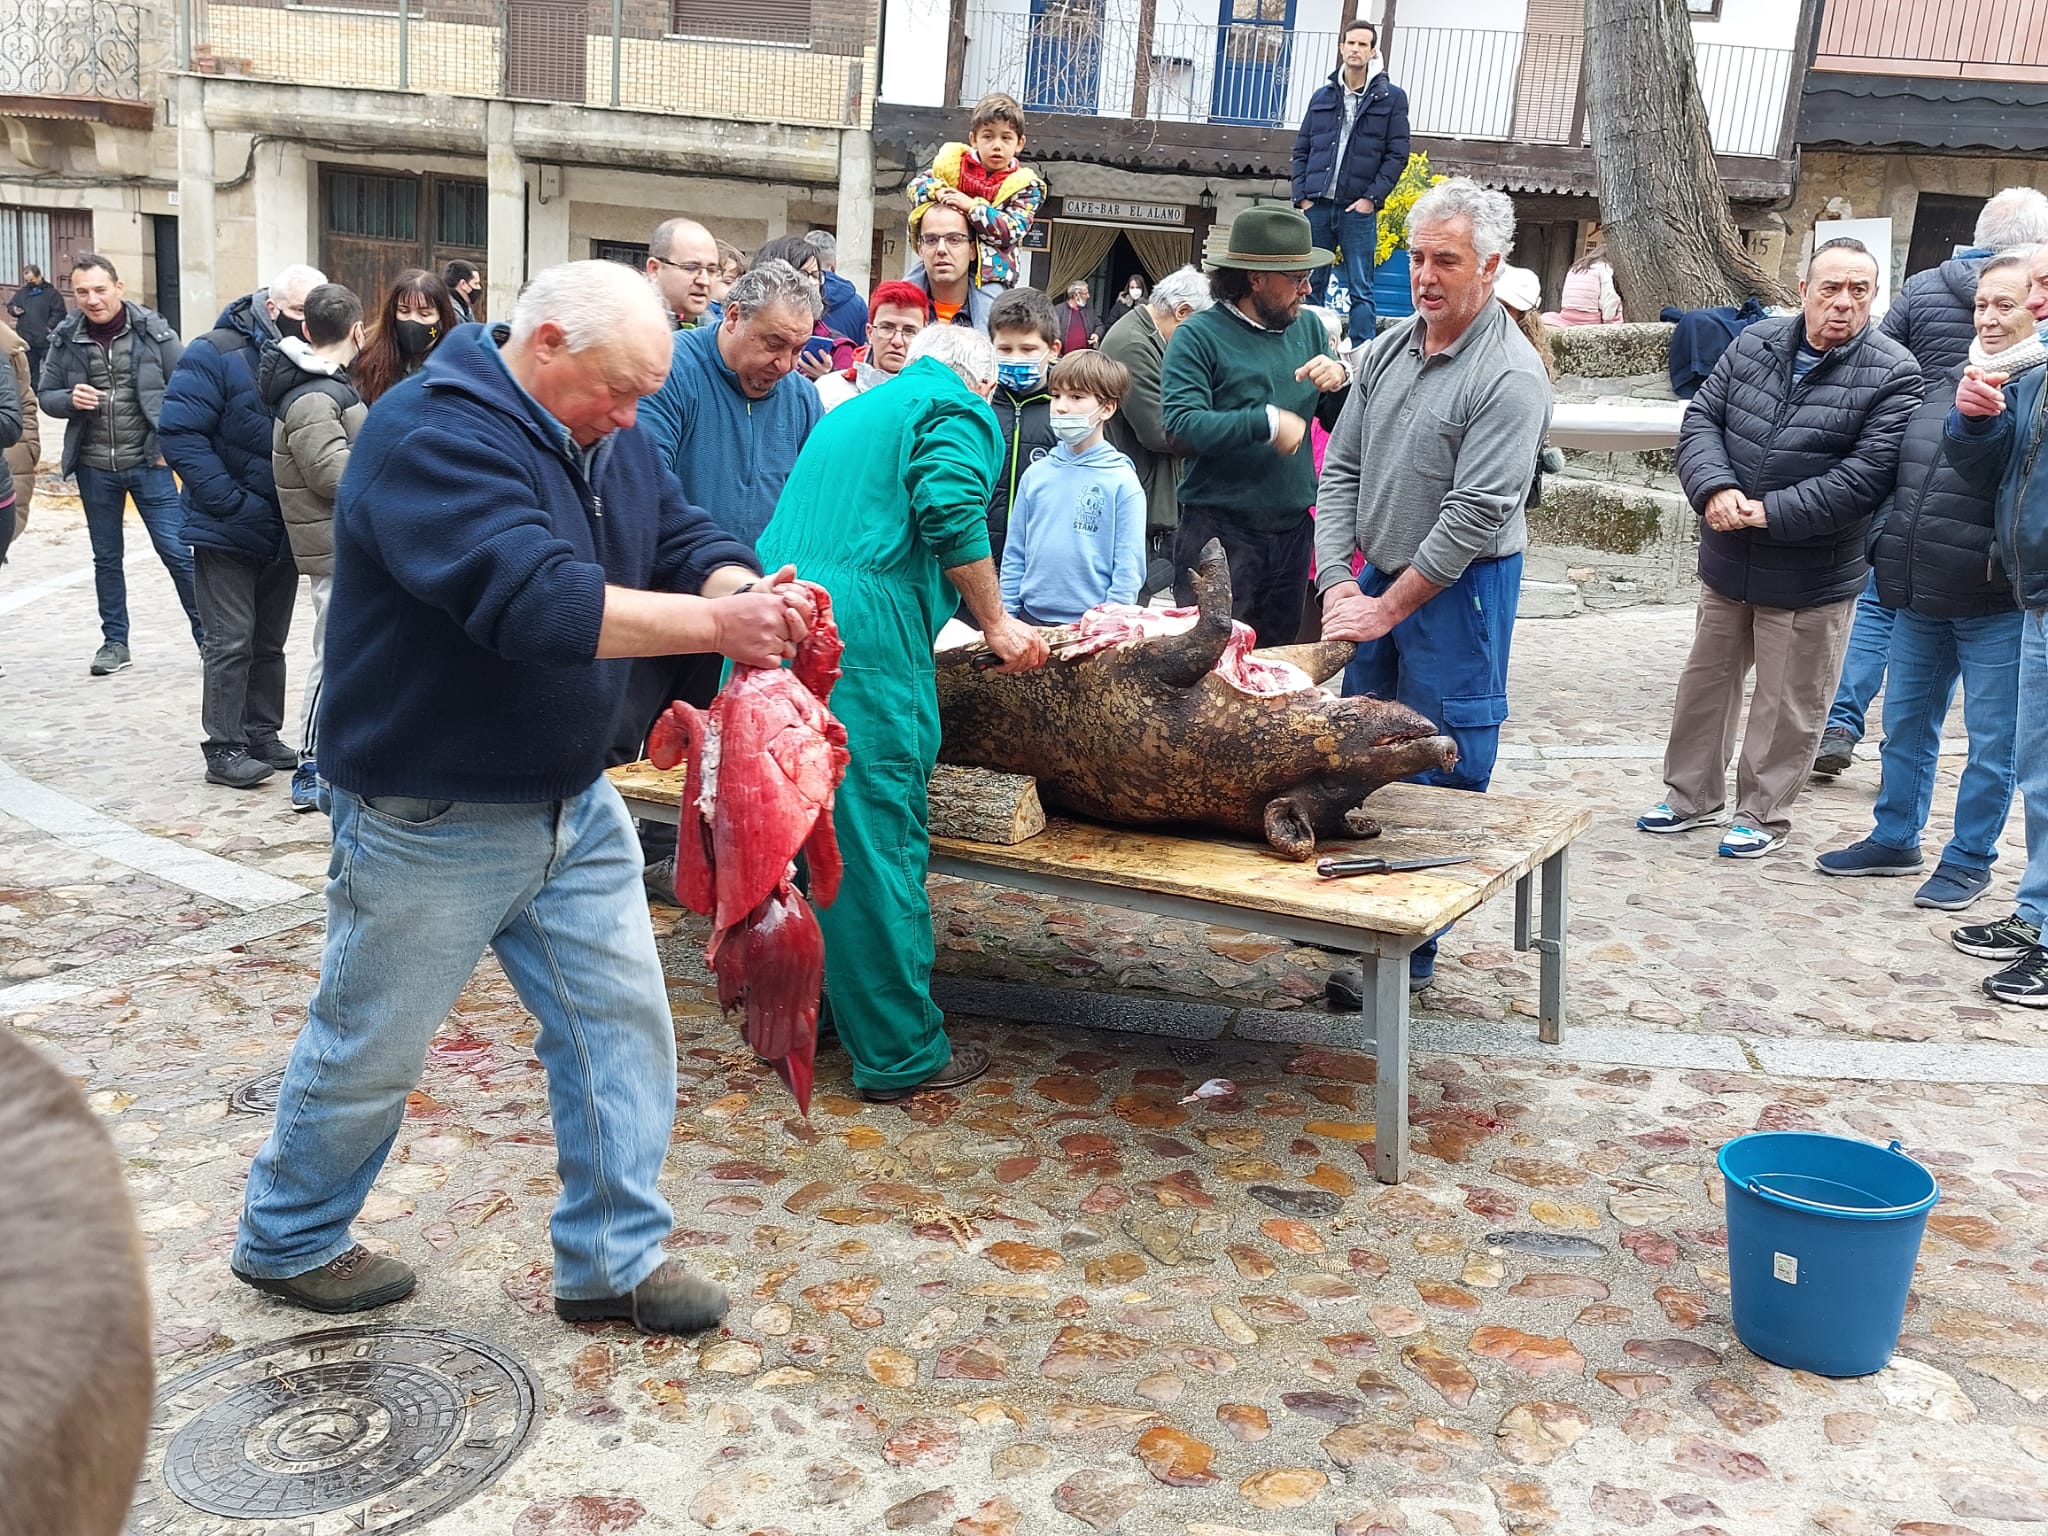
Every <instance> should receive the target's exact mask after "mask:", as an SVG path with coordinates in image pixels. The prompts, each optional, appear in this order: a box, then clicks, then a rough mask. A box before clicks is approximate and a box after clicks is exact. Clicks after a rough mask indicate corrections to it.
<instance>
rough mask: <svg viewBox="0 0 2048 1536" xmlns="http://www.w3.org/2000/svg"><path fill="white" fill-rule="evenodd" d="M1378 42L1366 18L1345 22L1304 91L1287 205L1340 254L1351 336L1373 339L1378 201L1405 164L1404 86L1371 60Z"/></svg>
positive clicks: (1317, 295) (1318, 288) (1319, 273)
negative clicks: (1323, 71) (1323, 73)
mask: <svg viewBox="0 0 2048 1536" xmlns="http://www.w3.org/2000/svg"><path fill="white" fill-rule="evenodd" d="M1379 41H1380V29H1379V28H1378V27H1376V26H1374V25H1373V24H1372V23H1371V22H1369V21H1354V22H1353V23H1351V25H1350V26H1348V27H1346V28H1345V29H1344V37H1343V41H1342V42H1340V43H1339V44H1338V46H1337V52H1338V58H1339V61H1340V62H1339V63H1338V65H1337V67H1336V68H1335V69H1334V70H1332V71H1331V72H1330V83H1329V84H1328V85H1325V86H1322V87H1320V88H1319V89H1318V90H1317V91H1316V93H1315V95H1313V96H1311V97H1310V98H1309V103H1308V111H1307V112H1306V113H1304V114H1303V115H1302V119H1301V131H1300V132H1299V133H1297V134H1295V136H1294V160H1293V173H1294V174H1293V192H1294V206H1295V207H1297V208H1299V209H1300V210H1301V211H1302V212H1303V213H1305V214H1307V215H1308V222H1309V232H1310V238H1312V239H1313V240H1314V241H1315V243H1316V244H1317V245H1319V246H1324V247H1328V248H1332V249H1337V250H1339V251H1340V252H1341V254H1342V257H1343V261H1344V286H1345V288H1346V289H1347V290H1349V292H1350V294H1351V326H1350V335H1351V339H1352V341H1353V342H1366V341H1371V340H1372V338H1373V331H1374V327H1375V325H1376V323H1377V319H1378V317H1377V316H1376V315H1375V314H1374V312H1373V306H1372V270H1373V268H1374V267H1375V266H1376V265H1378V261H1379V245H1380V220H1379V207H1380V204H1382V203H1384V202H1385V201H1386V200H1387V194H1388V193H1389V192H1391V191H1393V190H1394V183H1395V182H1397V181H1399V180H1400V179H1401V172H1402V171H1404V170H1406V169H1407V168H1408V93H1407V92H1406V91H1404V90H1402V89H1401V88H1400V87H1399V86H1398V85H1395V84H1394V83H1393V82H1392V81H1390V80H1389V79H1387V74H1386V71H1385V70H1383V69H1381V68H1380V67H1379V65H1378V63H1377V62H1376V61H1375V60H1374V58H1373V55H1374V54H1375V53H1376V52H1377V51H1378V50H1379ZM1329 287H1330V272H1329V268H1327V267H1321V268H1318V269H1317V270H1316V273H1315V278H1314V302H1315V303H1317V304H1320V303H1322V302H1323V296H1324V295H1325V294H1326V293H1327V292H1328V291H1329Z"/></svg>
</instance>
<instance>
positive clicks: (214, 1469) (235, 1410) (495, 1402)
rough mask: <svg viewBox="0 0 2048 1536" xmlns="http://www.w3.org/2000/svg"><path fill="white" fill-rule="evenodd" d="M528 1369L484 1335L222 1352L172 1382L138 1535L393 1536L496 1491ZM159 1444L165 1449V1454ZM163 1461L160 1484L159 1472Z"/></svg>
mask: <svg viewBox="0 0 2048 1536" xmlns="http://www.w3.org/2000/svg"><path fill="white" fill-rule="evenodd" d="M537 1395H538V1393H537V1387H536V1384H535V1382H534V1379H533V1377H532V1375H531V1374H530V1373H529V1372H528V1370H527V1368H526V1366H525V1365H524V1364H522V1363H521V1362H520V1361H519V1360H517V1359H516V1358H514V1357H513V1356H511V1355H508V1354H506V1353H505V1352H504V1351H502V1350H500V1349H496V1348H494V1347H493V1346H491V1345H489V1344H486V1343H484V1342H482V1341H481V1340H478V1339H472V1338H467V1337H465V1336H464V1335H462V1334H457V1333H447V1332H443V1331H441V1330H438V1329H433V1328H406V1327H393V1326H388V1325H383V1324H367V1325H363V1326H359V1327H355V1328H336V1329H331V1330H327V1331H323V1332H319V1333H302V1334H298V1335H295V1336H294V1337H292V1338H288V1339H279V1340H277V1341H276V1342H274V1343H270V1344H262V1345H257V1346H255V1347H253V1348H250V1349H243V1350H238V1351H236V1352H235V1353H234V1354H231V1355H226V1356H224V1357H222V1358H221V1359H219V1360H216V1361H214V1362H213V1363H212V1364H211V1365H207V1366H204V1367H202V1368H201V1369H199V1370H197V1371H194V1372H192V1373H191V1374H190V1375H187V1376H182V1377H180V1378H179V1379H178V1380H176V1381H173V1382H171V1383H170V1384H169V1385H167V1386H166V1387H165V1388H164V1389H163V1391H162V1393H161V1394H159V1396H158V1398H157V1416H156V1429H157V1432H158V1437H159V1438H158V1440H157V1441H156V1444H155V1446H153V1447H152V1450H153V1454H152V1456H151V1458H150V1465H146V1466H145V1468H144V1497H143V1498H142V1499H141V1500H140V1501H138V1503H137V1505H136V1508H135V1511H134V1514H133V1517H132V1519H131V1523H130V1526H129V1530H130V1531H131V1532H132V1533H134V1536H149V1533H152V1532H159V1531H166V1530H169V1529H170V1528H171V1527H172V1526H173V1525H175V1524H178V1523H180V1522H181V1521H183V1520H186V1519H188V1518H189V1517H188V1516H186V1515H184V1513H183V1512H182V1511H181V1510H180V1509H179V1507H178V1504H173V1503H172V1502H171V1501H170V1500H168V1499H163V1498H161V1497H152V1496H151V1495H152V1493H153V1492H154V1491H155V1489H156V1488H157V1487H158V1486H160V1487H162V1488H167V1489H168V1490H169V1491H170V1493H171V1494H172V1495H173V1496H174V1497H175V1498H176V1500H177V1501H178V1503H179V1504H182V1505H185V1506H188V1507H189V1508H191V1509H197V1510H203V1511H204V1512H205V1513H207V1514H210V1515H221V1516H225V1517H227V1518H230V1519H235V1520H244V1521H253V1522H257V1523H256V1524H253V1525H249V1526H247V1527H239V1528H238V1529H245V1530H246V1531H247V1532H248V1533H249V1536H263V1533H265V1532H274V1533H276V1536H284V1533H285V1532H287V1531H288V1532H290V1533H291V1536H338V1533H341V1532H348V1533H351V1536H363V1533H376V1536H394V1533H396V1532H399V1531H409V1530H412V1529H414V1528H415V1527H416V1526H419V1525H421V1524H423V1523H425V1522H426V1521H428V1520H431V1519H433V1518H434V1517H435V1516H436V1515H439V1514H443V1513H445V1512H446V1511H448V1510H450V1509H452V1508H454V1507H455V1506H456V1505H458V1504H460V1503H462V1502H463V1501H464V1500H465V1499H468V1498H469V1497H470V1496H471V1495H472V1494H475V1493H477V1492H478V1491H480V1490H481V1489H483V1488H486V1487H488V1486H489V1485H490V1484H491V1483H492V1482H494V1481H496V1479H497V1477H498V1475H499V1474H500V1473H502V1472H503V1471H504V1470H505V1468H506V1467H507V1466H509V1465H510V1464H511V1462H512V1460H513V1458H514V1457H516V1456H517V1455H518V1454H519V1451H520V1449H521V1447H523V1446H524V1445H525V1443H526V1437H527V1436H528V1434H529V1433H531V1431H532V1428H533V1414H534V1404H535V1401H536V1398H537ZM158 1448H160V1449H158ZM159 1456H160V1458H161V1465H160V1467H159V1468H158V1471H159V1477H160V1483H159V1477H151V1476H150V1475H149V1472H150V1468H151V1466H153V1465H156V1464H157V1462H158V1459H159Z"/></svg>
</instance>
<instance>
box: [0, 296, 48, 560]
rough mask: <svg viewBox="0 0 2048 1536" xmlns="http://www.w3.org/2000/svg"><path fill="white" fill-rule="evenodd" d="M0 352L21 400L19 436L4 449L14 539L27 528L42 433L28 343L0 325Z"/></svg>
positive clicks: (41, 450) (9, 328) (41, 453)
mask: <svg viewBox="0 0 2048 1536" xmlns="http://www.w3.org/2000/svg"><path fill="white" fill-rule="evenodd" d="M0 353H4V354H5V355H6V358H7V368H8V371H9V372H11V373H12V374H13V375H14V391H15V393H16V394H17V395H19V396H20V397H21V436H20V437H19V438H17V439H16V440H15V441H14V443H13V444H12V445H11V446H10V447H9V448H8V450H7V472H8V473H9V474H10V475H12V476H13V477H14V511H13V513H12V516H13V518H14V537H16V538H19V537H21V531H22V530H23V529H24V528H26V527H28V507H29V502H30V500H31V499H33V498H34V496H35V493H36V464H37V462H38V461H39V460H40V459H41V458H42V456H43V430H42V424H41V420H40V418H39V416H38V415H37V412H36V391H35V384H34V381H33V380H31V379H30V378H29V375H28V343H27V342H25V341H23V340H22V339H21V338H20V337H19V336H17V335H16V334H15V333H14V331H13V329H12V328H11V327H9V326H6V325H0Z"/></svg>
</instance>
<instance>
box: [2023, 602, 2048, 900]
mask: <svg viewBox="0 0 2048 1536" xmlns="http://www.w3.org/2000/svg"><path fill="white" fill-rule="evenodd" d="M2016 745H2017V751H2016V753H2015V756H2016V758H2017V760H2018V763H2019V775H2020V798H2021V799H2023V800H2024V801H2025V802H2026V805H2027V869H2026V873H2025V874H2023V875H2021V876H2020V897H2019V914H2020V916H2021V917H2023V918H2025V919H2026V920H2027V921H2028V922H2030V923H2036V924H2041V925H2048V608H2035V609H2032V610H2030V611H2029V612H2027V613H2024V614H2022V615H2021V616H2020V709H2019V729H2018V731H2017V733H2016Z"/></svg>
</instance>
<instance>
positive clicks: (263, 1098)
mask: <svg viewBox="0 0 2048 1536" xmlns="http://www.w3.org/2000/svg"><path fill="white" fill-rule="evenodd" d="M283 1088H284V1068H283V1067H279V1068H278V1069H277V1070H276V1071H275V1072H266V1073H264V1074H263V1075H262V1076H261V1077H252V1078H250V1079H249V1081H248V1082H246V1083H244V1084H242V1086H241V1087H239V1088H237V1089H236V1090H235V1091H234V1092H233V1093H231V1094H229V1095H228V1108H230V1109H238V1110H240V1111H241V1112H242V1113H243V1114H245V1115H274V1114H276V1113H277V1096H278V1094H279V1092H281V1091H282V1090H283Z"/></svg>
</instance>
